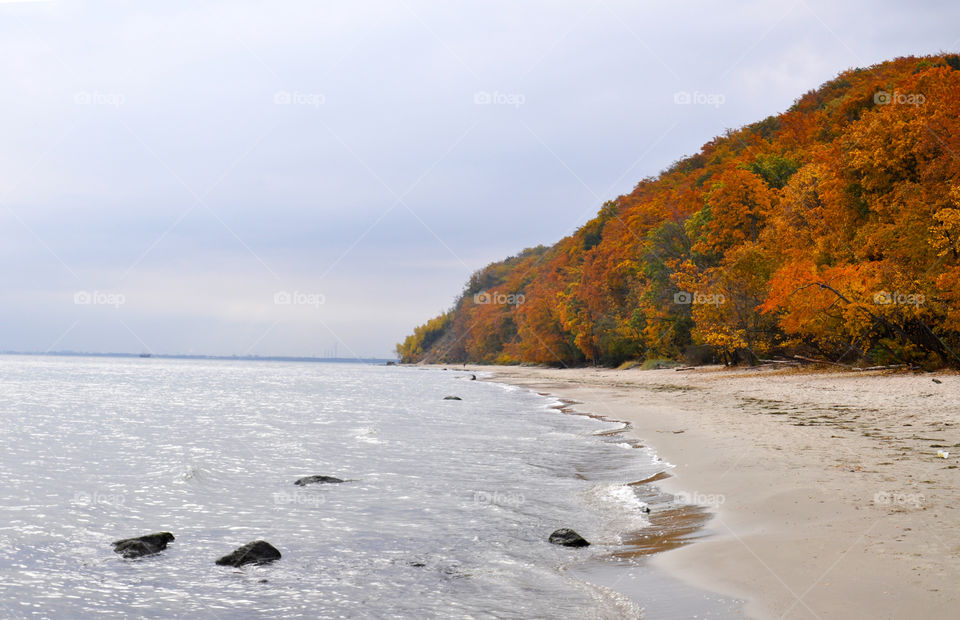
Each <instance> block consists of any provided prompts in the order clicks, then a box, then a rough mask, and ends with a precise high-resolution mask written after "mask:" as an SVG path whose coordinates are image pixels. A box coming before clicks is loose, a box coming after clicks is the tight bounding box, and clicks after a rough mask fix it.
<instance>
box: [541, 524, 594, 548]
mask: <svg viewBox="0 0 960 620" xmlns="http://www.w3.org/2000/svg"><path fill="white" fill-rule="evenodd" d="M550 542H551V543H553V544H555V545H560V546H563V547H589V546H590V543H589V542H587V540H586V539H585V538H584V537H583V536H581V535H580V534H577V533H576V532H574V531H573V530H571V529H567V528H565V527H564V528H561V529H559V530H557V531H556V532H554V533H553V534H550Z"/></svg>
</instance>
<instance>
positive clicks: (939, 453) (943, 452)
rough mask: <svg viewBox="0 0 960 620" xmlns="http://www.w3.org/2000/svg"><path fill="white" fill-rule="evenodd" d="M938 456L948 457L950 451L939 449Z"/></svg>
mask: <svg viewBox="0 0 960 620" xmlns="http://www.w3.org/2000/svg"><path fill="white" fill-rule="evenodd" d="M937 456H939V457H940V458H942V459H948V458H950V453H949V452H947V451H946V450H937Z"/></svg>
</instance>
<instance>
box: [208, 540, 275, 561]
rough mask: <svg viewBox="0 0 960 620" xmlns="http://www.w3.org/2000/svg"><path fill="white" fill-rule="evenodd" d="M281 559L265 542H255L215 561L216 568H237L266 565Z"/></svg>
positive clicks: (271, 546)
mask: <svg viewBox="0 0 960 620" xmlns="http://www.w3.org/2000/svg"><path fill="white" fill-rule="evenodd" d="M280 558H281V555H280V552H279V551H277V548H276V547H274V546H273V545H271V544H270V543H268V542H267V541H265V540H255V541H253V542H251V543H247V544H245V545H244V546H242V547H240V548H239V549H236V550H235V551H234V552H233V553H231V554H230V555H225V556H223V557H222V558H220V559H219V560H217V565H218V566H233V567H239V566H243V565H244V564H267V563H269V562H273V561H274V560H279V559H280Z"/></svg>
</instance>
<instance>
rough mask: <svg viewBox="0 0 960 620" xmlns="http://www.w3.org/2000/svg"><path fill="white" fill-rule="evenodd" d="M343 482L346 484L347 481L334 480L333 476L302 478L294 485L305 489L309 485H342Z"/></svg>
mask: <svg viewBox="0 0 960 620" xmlns="http://www.w3.org/2000/svg"><path fill="white" fill-rule="evenodd" d="M341 482H346V480H341V479H340V478H334V477H333V476H306V477H304V478H300V479H299V480H297V481H296V482H294V484H295V485H297V486H298V487H305V486H307V485H308V484H340V483H341Z"/></svg>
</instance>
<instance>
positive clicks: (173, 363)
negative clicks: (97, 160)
mask: <svg viewBox="0 0 960 620" xmlns="http://www.w3.org/2000/svg"><path fill="white" fill-rule="evenodd" d="M447 395H457V396H460V397H462V398H463V400H462V401H446V400H443V397H444V396H447ZM556 404H557V403H556V402H555V401H553V400H551V399H548V398H545V397H542V396H538V395H536V394H533V393H530V392H528V391H525V390H520V389H516V388H510V387H508V386H502V385H497V384H492V383H486V382H482V381H470V380H469V373H463V372H457V371H446V372H445V371H440V370H422V369H414V368H396V367H377V366H363V365H349V364H316V363H313V364H310V363H277V362H262V363H260V362H225V361H184V360H163V359H107V358H57V357H17V356H4V357H0V412H2V416H3V420H2V425H0V475H2V477H3V484H2V486H0V615H2V616H3V617H24V618H27V617H30V618H45V617H54V618H88V617H94V616H96V617H117V618H123V617H131V616H141V617H173V616H181V617H199V618H203V617H210V618H225V617H229V618H234V617H270V618H433V617H462V618H490V617H497V618H624V617H636V616H637V615H638V614H639V613H640V610H639V609H638V608H637V607H636V606H635V605H634V604H633V603H631V602H630V601H629V600H627V599H626V598H625V597H623V596H620V595H617V594H615V593H614V592H612V591H610V590H607V589H605V588H602V587H599V586H593V585H590V584H587V583H585V582H583V581H581V580H578V579H576V578H574V577H573V576H572V574H571V573H572V572H575V571H569V570H567V569H568V568H569V567H575V566H576V565H578V564H582V563H583V561H584V560H587V559H590V558H599V557H604V556H607V555H609V554H610V553H611V552H612V551H615V550H616V549H617V548H618V545H620V544H621V543H622V542H623V536H624V534H625V533H627V532H635V531H637V530H638V529H642V528H643V527H644V526H645V525H647V522H646V519H645V515H644V514H643V513H642V512H641V510H640V508H641V507H642V502H640V501H639V500H638V498H637V496H636V495H635V494H634V493H633V491H632V489H631V488H629V487H628V486H626V483H628V482H630V481H634V480H638V479H643V478H646V477H649V476H650V475H652V474H654V473H656V472H658V471H660V470H662V469H663V465H662V464H660V463H658V462H657V461H656V459H655V458H654V457H653V456H651V454H650V453H649V452H647V451H646V450H645V449H634V448H633V447H631V446H630V445H628V444H627V443H625V442H624V441H623V440H622V439H617V438H616V437H615V436H613V437H611V436H608V435H603V433H604V432H605V431H610V430H612V429H614V428H616V425H615V424H612V423H610V422H605V421H601V420H596V419H591V418H587V417H582V416H574V415H565V414H563V413H560V412H558V411H557V409H556V408H555V405H556ZM309 474H325V475H332V476H338V477H340V478H346V479H349V480H351V482H349V483H347V484H340V485H322V486H311V487H297V486H294V485H293V481H294V480H296V479H297V478H299V477H302V476H305V475H309ZM559 527H572V528H574V529H576V530H577V531H579V532H580V533H581V534H583V535H584V536H585V537H587V538H588V539H589V540H591V541H593V542H595V543H596V544H595V545H594V546H591V547H589V548H587V549H579V550H571V549H565V548H560V547H556V546H554V545H550V544H548V543H547V542H546V538H547V536H548V535H549V533H550V532H551V531H553V530H554V529H556V528H559ZM165 530H166V531H171V532H173V533H174V535H175V536H176V541H175V542H173V543H171V545H170V546H169V547H168V549H167V550H166V551H165V552H163V553H161V554H159V555H156V556H153V557H149V558H143V559H139V560H124V559H122V558H120V556H118V555H116V554H114V553H113V551H112V548H111V545H110V542H111V541H113V540H116V539H119V538H125V537H131V536H136V535H141V534H147V533H151V532H154V531H165ZM256 539H264V540H267V541H269V542H271V543H272V544H273V545H274V546H276V547H277V548H278V549H280V551H281V552H282V553H283V559H282V560H280V561H278V562H276V563H274V564H272V565H268V566H248V567H245V568H243V569H232V568H223V567H218V566H215V565H214V560H215V559H216V558H218V557H220V556H221V555H224V554H226V553H228V552H230V551H231V550H233V549H234V548H236V547H237V546H239V545H241V544H244V543H246V542H249V541H252V540H256Z"/></svg>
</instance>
